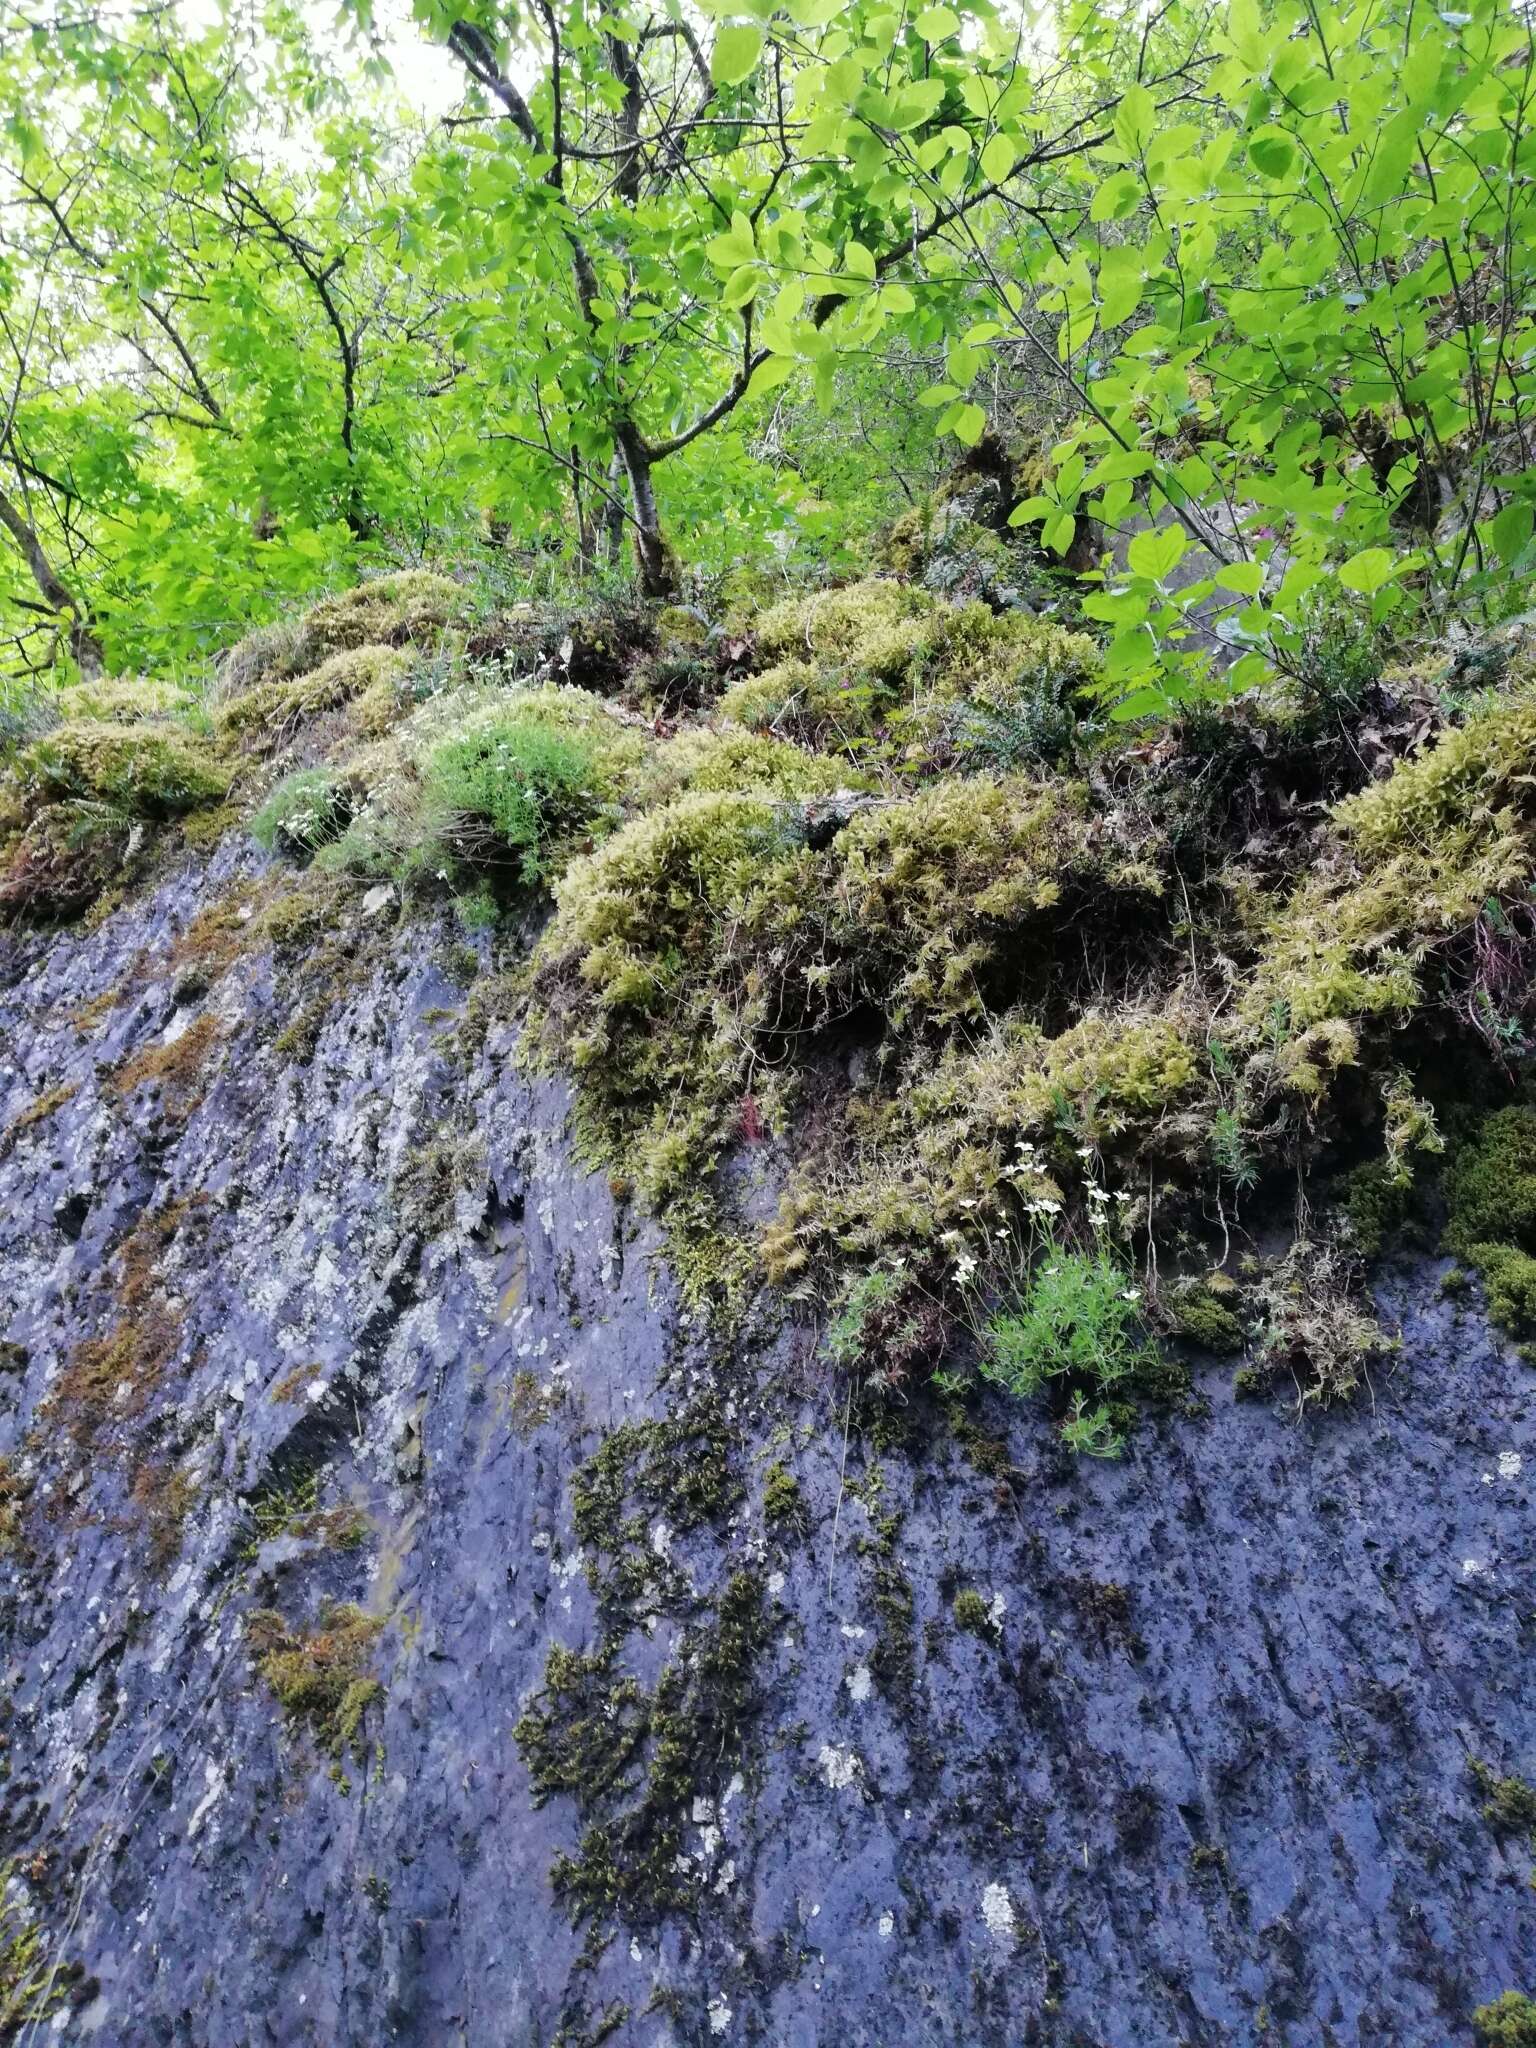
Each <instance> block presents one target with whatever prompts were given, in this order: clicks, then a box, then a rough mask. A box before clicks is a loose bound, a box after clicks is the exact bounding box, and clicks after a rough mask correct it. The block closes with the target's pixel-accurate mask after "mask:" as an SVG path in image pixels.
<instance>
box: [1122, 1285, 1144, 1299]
mask: <svg viewBox="0 0 1536 2048" xmlns="http://www.w3.org/2000/svg"><path fill="white" fill-rule="evenodd" d="M1120 1299H1121V1300H1122V1301H1140V1299H1141V1289H1140V1288H1139V1287H1122V1288H1121V1290H1120Z"/></svg>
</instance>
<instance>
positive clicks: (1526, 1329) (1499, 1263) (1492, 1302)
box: [1467, 1244, 1536, 1338]
mask: <svg viewBox="0 0 1536 2048" xmlns="http://www.w3.org/2000/svg"><path fill="white" fill-rule="evenodd" d="M1467 1259H1468V1262H1469V1263H1470V1264H1471V1265H1473V1266H1475V1267H1476V1268H1477V1270H1478V1273H1479V1274H1480V1275H1481V1277H1482V1282H1483V1291H1484V1293H1485V1294H1486V1295H1487V1298H1488V1313H1489V1315H1491V1316H1492V1318H1493V1320H1494V1321H1495V1322H1496V1323H1497V1324H1498V1325H1499V1326H1500V1328H1501V1329H1505V1330H1508V1331H1509V1333H1510V1335H1511V1336H1512V1337H1523V1338H1530V1337H1536V1258H1532V1256H1531V1254H1530V1253H1529V1252H1523V1251H1521V1250H1520V1249H1519V1248H1518V1246H1516V1245H1512V1244H1473V1245H1468V1247H1467Z"/></svg>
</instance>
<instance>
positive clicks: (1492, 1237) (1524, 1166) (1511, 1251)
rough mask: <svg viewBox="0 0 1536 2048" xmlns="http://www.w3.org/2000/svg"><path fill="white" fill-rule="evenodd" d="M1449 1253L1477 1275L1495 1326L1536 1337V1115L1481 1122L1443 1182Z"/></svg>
mask: <svg viewBox="0 0 1536 2048" xmlns="http://www.w3.org/2000/svg"><path fill="white" fill-rule="evenodd" d="M1445 1192H1446V1204H1447V1215H1446V1225H1445V1237H1444V1242H1445V1245H1446V1248H1447V1250H1449V1251H1451V1252H1454V1253H1455V1254H1456V1255H1457V1256H1458V1257H1459V1258H1463V1259H1465V1260H1466V1262H1467V1264H1468V1265H1469V1266H1472V1267H1474V1268H1475V1269H1476V1271H1477V1273H1478V1275H1479V1277H1480V1278H1481V1280H1482V1282H1483V1287H1484V1290H1485V1292H1486V1294H1487V1298H1488V1311H1489V1314H1490V1315H1491V1316H1492V1317H1493V1320H1494V1321H1495V1322H1496V1323H1498V1324H1500V1325H1501V1327H1503V1328H1504V1329H1506V1330H1508V1331H1509V1332H1510V1333H1511V1335H1513V1336H1516V1337H1522V1338H1531V1337H1536V1256H1533V1254H1536V1109H1533V1108H1531V1107H1530V1106H1529V1105H1528V1104H1525V1103H1512V1104H1510V1105H1509V1106H1508V1107H1507V1108H1504V1109H1499V1110H1495V1111H1494V1112H1493V1113H1492V1114H1491V1115H1490V1116H1486V1117H1484V1118H1483V1120H1482V1122H1481V1123H1480V1124H1479V1125H1478V1126H1477V1128H1476V1130H1475V1131H1474V1133H1473V1134H1472V1136H1471V1137H1470V1138H1468V1139H1467V1140H1466V1141H1465V1142H1464V1143H1463V1144H1462V1145H1461V1146H1460V1148H1459V1149H1458V1151H1457V1153H1456V1155H1455V1157H1454V1158H1453V1160H1452V1161H1451V1164H1450V1167H1449V1168H1448V1170H1447V1172H1446V1177H1445Z"/></svg>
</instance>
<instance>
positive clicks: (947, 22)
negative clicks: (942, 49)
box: [917, 7, 960, 43]
mask: <svg viewBox="0 0 1536 2048" xmlns="http://www.w3.org/2000/svg"><path fill="white" fill-rule="evenodd" d="M917 32H918V34H919V35H920V36H921V37H922V39H923V41H924V42H925V43H944V42H948V40H949V38H950V37H951V36H953V35H958V34H959V32H960V17H959V15H958V14H956V13H955V11H954V9H953V8H950V7H925V8H924V9H923V11H922V13H921V14H920V15H919V16H918V17H917Z"/></svg>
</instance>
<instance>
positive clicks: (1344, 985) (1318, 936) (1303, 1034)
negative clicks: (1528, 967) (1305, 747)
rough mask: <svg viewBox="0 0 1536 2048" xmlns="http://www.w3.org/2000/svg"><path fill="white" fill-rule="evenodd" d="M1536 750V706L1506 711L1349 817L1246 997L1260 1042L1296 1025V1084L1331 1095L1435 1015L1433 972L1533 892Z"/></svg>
mask: <svg viewBox="0 0 1536 2048" xmlns="http://www.w3.org/2000/svg"><path fill="white" fill-rule="evenodd" d="M1533 747H1536V698H1533V697H1531V696H1530V695H1523V696H1518V697H1515V698H1513V699H1503V700H1496V701H1495V702H1494V703H1492V704H1491V705H1490V706H1489V707H1488V708H1487V709H1485V710H1484V711H1482V712H1481V713H1480V714H1479V715H1478V716H1476V717H1473V718H1470V719H1468V721H1467V722H1466V724H1465V725H1464V726H1461V727H1459V728H1454V729H1450V730H1447V731H1445V732H1442V733H1441V734H1440V735H1439V736H1438V738H1437V739H1436V740H1435V741H1434V742H1433V743H1432V744H1431V745H1430V746H1428V747H1426V748H1425V749H1424V751H1423V752H1422V753H1420V754H1418V755H1417V756H1415V757H1414V758H1413V759H1412V760H1409V761H1405V762H1401V763H1399V765H1398V767H1397V768H1396V770H1395V771H1394V773H1393V774H1391V775H1390V776H1388V777H1387V778H1386V779H1385V780H1384V781H1382V782H1379V783H1376V784H1374V785H1373V786H1372V787H1371V788H1370V789H1368V790H1366V791H1364V792H1363V793H1362V794H1361V795H1359V796H1355V797H1350V798H1348V799H1346V800H1345V801H1344V802H1342V803H1340V804H1338V805H1337V806H1336V807H1335V810H1334V818H1335V821H1336V823H1337V825H1338V827H1339V829H1340V832H1341V834H1342V840H1343V845H1342V848H1341V852H1342V854H1343V856H1344V857H1343V858H1338V857H1336V858H1335V859H1334V860H1333V861H1331V862H1329V863H1325V864H1324V865H1323V866H1322V867H1321V868H1320V869H1319V871H1318V872H1317V873H1316V874H1315V875H1314V876H1312V877H1311V878H1309V880H1308V881H1306V882H1305V883H1304V884H1303V885H1302V886H1301V888H1299V889H1297V890H1296V891H1295V892H1294V894H1293V895H1291V896H1290V897H1289V898H1288V899H1287V901H1286V902H1285V903H1284V905H1283V906H1282V907H1281V908H1280V909H1279V910H1278V911H1276V912H1275V913H1274V914H1273V917H1272V922H1271V928H1270V932H1269V936H1268V942H1267V944H1266V945H1265V947H1264V949H1263V952H1262V954H1261V956H1260V958H1259V960H1258V962H1257V964H1256V968H1255V971H1254V973H1253V975H1252V976H1251V977H1250V978H1249V981H1248V984H1247V988H1246V991H1245V994H1244V998H1243V1004H1242V1010H1241V1015H1242V1019H1243V1022H1244V1025H1245V1028H1246V1029H1247V1030H1249V1031H1250V1032H1251V1033H1252V1034H1253V1035H1254V1037H1255V1038H1256V1039H1261V1038H1262V1037H1263V1035H1264V1034H1265V1032H1266V1031H1267V1030H1269V1029H1270V1028H1271V1026H1272V1023H1273V1020H1274V1018H1275V1017H1276V1016H1277V1015H1278V1016H1279V1017H1280V1018H1281V1019H1282V1020H1283V1024H1284V1033H1283V1038H1282V1042H1281V1043H1280V1045H1279V1046H1278V1047H1277V1049H1276V1068H1277V1078H1278V1079H1279V1080H1280V1081H1281V1082H1282V1083H1283V1084H1284V1085H1285V1086H1287V1087H1289V1088H1292V1089H1294V1090H1296V1091H1297V1092H1299V1093H1301V1094H1303V1095H1312V1096H1317V1095H1319V1094H1321V1093H1322V1092H1323V1091H1324V1089H1325V1087H1326V1085H1327V1077H1328V1073H1329V1071H1330V1070H1336V1069H1337V1068H1339V1067H1341V1066H1347V1065H1350V1064H1352V1063H1354V1062H1355V1061H1356V1060H1357V1059H1358V1057H1359V1056H1360V1046H1361V1034H1362V1033H1363V1032H1364V1031H1366V1030H1367V1029H1368V1028H1370V1027H1372V1026H1375V1025H1380V1026H1383V1027H1388V1028H1389V1027H1390V1026H1391V1025H1393V1024H1396V1023H1400V1022H1401V1021H1402V1020H1403V1019H1404V1018H1405V1017H1407V1016H1408V1015H1410V1014H1412V1012H1413V1011H1415V1010H1416V1009H1418V1008H1419V1007H1420V1006H1421V1005H1422V1003H1423V1001H1424V989H1425V986H1426V976H1425V970H1426V968H1427V967H1428V966H1430V965H1432V964H1433V963H1435V962H1436V961H1437V960H1439V959H1442V958H1444V957H1445V956H1446V955H1447V954H1448V953H1449V952H1450V951H1452V950H1453V949H1454V948H1455V947H1456V946H1457V945H1458V944H1459V943H1460V942H1462V941H1463V940H1464V939H1465V938H1466V937H1467V936H1468V935H1469V934H1470V933H1471V931H1472V930H1473V929H1474V927H1475V926H1476V925H1477V923H1478V921H1479V919H1481V918H1482V917H1483V916H1484V915H1485V913H1486V910H1487V906H1488V905H1489V904H1490V903H1492V904H1493V905H1494V906H1495V907H1497V905H1498V903H1499V900H1500V898H1501V897H1503V896H1504V895H1506V894H1507V893H1508V892H1510V891H1524V889H1525V887H1526V885H1527V882H1528V878H1529V875H1530V872H1531V867H1532V859H1533V853H1536V798H1533V795H1532V784H1531V777H1530V762H1531V758H1532V751H1533ZM1474 993H1475V992H1474Z"/></svg>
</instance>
